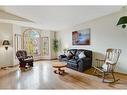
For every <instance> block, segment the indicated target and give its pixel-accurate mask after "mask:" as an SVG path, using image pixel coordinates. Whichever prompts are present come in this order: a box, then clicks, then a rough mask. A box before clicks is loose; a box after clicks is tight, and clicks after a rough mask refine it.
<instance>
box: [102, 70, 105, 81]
mask: <svg viewBox="0 0 127 95" xmlns="http://www.w3.org/2000/svg"><path fill="white" fill-rule="evenodd" d="M102 82H105V72H103V80H102Z"/></svg>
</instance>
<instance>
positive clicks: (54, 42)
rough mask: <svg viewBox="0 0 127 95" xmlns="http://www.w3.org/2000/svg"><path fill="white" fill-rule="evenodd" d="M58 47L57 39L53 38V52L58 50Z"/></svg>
mask: <svg viewBox="0 0 127 95" xmlns="http://www.w3.org/2000/svg"><path fill="white" fill-rule="evenodd" d="M58 48H59V46H58V40H57V39H54V40H53V50H54V52H55V53H57V52H58Z"/></svg>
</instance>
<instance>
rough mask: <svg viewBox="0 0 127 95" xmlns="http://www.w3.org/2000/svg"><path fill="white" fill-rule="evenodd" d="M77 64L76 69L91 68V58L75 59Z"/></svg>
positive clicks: (81, 70)
mask: <svg viewBox="0 0 127 95" xmlns="http://www.w3.org/2000/svg"><path fill="white" fill-rule="evenodd" d="M77 64H78V71H79V72H83V71H84V70H86V69H88V68H91V66H92V60H91V58H86V57H85V58H81V59H78V61H77Z"/></svg>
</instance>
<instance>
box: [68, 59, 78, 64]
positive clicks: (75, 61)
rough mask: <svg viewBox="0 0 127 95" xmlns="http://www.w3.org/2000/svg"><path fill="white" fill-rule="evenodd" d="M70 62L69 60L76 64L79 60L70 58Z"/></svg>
mask: <svg viewBox="0 0 127 95" xmlns="http://www.w3.org/2000/svg"><path fill="white" fill-rule="evenodd" d="M68 62H69V63H72V64H76V63H77V60H75V59H70V60H68Z"/></svg>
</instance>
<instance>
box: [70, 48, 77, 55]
mask: <svg viewBox="0 0 127 95" xmlns="http://www.w3.org/2000/svg"><path fill="white" fill-rule="evenodd" d="M68 51H69V52H70V53H71V54H72V55H75V54H76V52H77V49H69V50H68Z"/></svg>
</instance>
